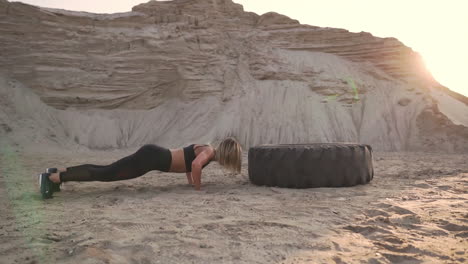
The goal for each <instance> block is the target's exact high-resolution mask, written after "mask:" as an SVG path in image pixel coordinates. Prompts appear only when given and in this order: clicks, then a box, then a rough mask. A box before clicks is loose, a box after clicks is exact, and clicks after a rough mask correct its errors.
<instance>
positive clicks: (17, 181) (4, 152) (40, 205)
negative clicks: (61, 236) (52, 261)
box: [0, 139, 49, 263]
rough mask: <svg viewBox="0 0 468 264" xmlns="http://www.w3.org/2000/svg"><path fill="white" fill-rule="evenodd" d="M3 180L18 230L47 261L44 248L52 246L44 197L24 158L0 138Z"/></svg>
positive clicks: (26, 241)
mask: <svg viewBox="0 0 468 264" xmlns="http://www.w3.org/2000/svg"><path fill="white" fill-rule="evenodd" d="M0 172H1V173H0V175H1V177H0V180H3V181H4V184H5V185H4V186H5V188H6V192H7V197H8V201H7V202H9V203H10V205H11V208H12V211H13V212H12V213H13V216H14V217H15V221H16V230H18V231H19V232H21V234H22V236H23V239H24V240H25V244H26V245H27V246H28V248H29V249H30V250H31V251H32V253H33V254H34V255H35V256H36V257H37V258H38V259H37V260H38V262H39V263H48V262H47V261H46V259H45V254H44V253H45V252H46V251H47V250H48V248H49V246H48V245H47V244H46V243H48V241H47V240H46V239H45V238H44V236H45V229H44V224H45V221H44V215H43V214H42V213H41V212H42V211H41V210H43V209H44V202H43V201H42V200H41V198H40V195H39V193H38V191H37V186H35V184H34V182H36V181H32V179H31V177H28V176H26V175H27V174H28V170H27V169H25V168H24V167H23V165H22V162H21V158H20V157H19V156H18V154H17V153H16V152H15V151H14V150H13V148H12V147H11V146H10V144H9V143H8V142H7V141H6V139H0Z"/></svg>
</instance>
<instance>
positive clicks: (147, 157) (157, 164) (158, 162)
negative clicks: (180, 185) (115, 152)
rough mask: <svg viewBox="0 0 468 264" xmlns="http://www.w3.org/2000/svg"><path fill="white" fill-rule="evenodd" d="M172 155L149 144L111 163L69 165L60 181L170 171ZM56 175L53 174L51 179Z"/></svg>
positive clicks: (111, 178)
mask: <svg viewBox="0 0 468 264" xmlns="http://www.w3.org/2000/svg"><path fill="white" fill-rule="evenodd" d="M171 160H172V157H171V152H170V151H169V150H168V149H165V148H162V147H159V146H157V145H153V144H147V145H144V146H143V147H141V148H140V149H138V150H137V151H136V152H135V153H133V154H132V155H129V156H127V157H124V158H121V159H119V160H117V161H116V162H114V163H112V164H109V165H94V164H83V165H78V166H74V167H69V168H67V169H66V171H61V172H60V173H59V179H60V182H66V181H106V182H107V181H120V180H128V179H133V178H136V177H139V176H141V175H143V174H146V173H147V172H148V171H151V170H161V171H168V170H169V168H170V163H171ZM54 177H55V178H56V175H52V176H51V178H52V179H51V180H53V178H54Z"/></svg>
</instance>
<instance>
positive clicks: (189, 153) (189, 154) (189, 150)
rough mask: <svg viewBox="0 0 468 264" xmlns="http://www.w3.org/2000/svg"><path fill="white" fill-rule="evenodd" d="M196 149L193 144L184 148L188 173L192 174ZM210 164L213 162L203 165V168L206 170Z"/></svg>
mask: <svg viewBox="0 0 468 264" xmlns="http://www.w3.org/2000/svg"><path fill="white" fill-rule="evenodd" d="M205 146H208V145H205ZM194 147H195V144H192V145H190V146H187V147H185V148H184V159H185V169H186V171H187V172H192V162H193V160H194V159H195V157H196V156H195V148H194ZM200 147H201V146H200ZM210 162H211V160H210V161H209V162H208V163H207V164H205V165H203V168H205V167H206V165H208V164H210Z"/></svg>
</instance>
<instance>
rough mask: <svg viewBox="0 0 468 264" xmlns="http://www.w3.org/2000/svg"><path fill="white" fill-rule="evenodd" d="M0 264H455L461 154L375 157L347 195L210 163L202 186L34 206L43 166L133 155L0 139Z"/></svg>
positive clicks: (138, 184)
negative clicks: (365, 179)
mask: <svg viewBox="0 0 468 264" xmlns="http://www.w3.org/2000/svg"><path fill="white" fill-rule="evenodd" d="M0 142H1V143H0V144H1V146H0V149H1V153H0V163H1V164H0V165H1V166H0V168H1V171H0V172H1V174H0V189H1V190H0V212H1V213H0V221H1V223H2V225H1V227H0V263H464V262H466V261H467V260H468V242H467V236H468V210H467V208H468V188H467V186H468V178H467V176H468V165H467V164H466V155H465V156H464V155H456V154H440V153H416V152H413V153H410V152H376V153H375V164H374V165H375V178H374V180H373V181H372V182H371V183H370V184H368V185H363V186H356V187H351V188H318V189H304V190H297V189H282V188H270V187H258V186H254V185H252V184H250V183H249V181H248V174H247V170H246V169H247V167H246V161H247V157H246V156H244V164H243V170H242V174H241V175H232V174H230V173H228V172H226V171H224V170H222V169H221V167H220V166H219V165H218V164H216V163H214V164H210V166H208V167H207V168H206V169H204V171H203V176H202V183H203V185H202V190H201V191H199V192H197V191H195V190H193V188H191V187H190V186H188V185H187V183H186V179H185V175H184V174H172V173H160V172H156V171H153V172H149V173H147V174H146V175H144V176H142V177H140V178H137V179H134V180H129V181H122V182H113V183H101V182H97V183H94V182H93V183H67V184H66V185H65V186H64V190H63V191H62V192H60V193H56V194H55V195H54V198H53V199H50V200H46V201H43V200H41V199H40V196H39V193H38V191H37V185H36V179H35V175H36V174H37V173H38V172H40V171H42V170H44V169H45V168H46V167H48V166H58V167H66V166H73V165H77V164H82V163H95V164H108V163H110V162H113V161H114V160H116V159H118V158H120V157H123V156H125V155H128V154H130V153H132V152H133V151H134V150H133V149H127V150H114V151H90V150H77V151H68V150H61V151H58V150H54V149H47V148H46V147H45V146H41V145H37V146H36V147H30V148H28V151H27V152H26V151H24V149H25V148H24V147H22V146H16V145H15V144H14V143H11V142H10V141H7V140H5V138H3V139H2V140H0Z"/></svg>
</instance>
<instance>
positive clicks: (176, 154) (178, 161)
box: [169, 149, 186, 172]
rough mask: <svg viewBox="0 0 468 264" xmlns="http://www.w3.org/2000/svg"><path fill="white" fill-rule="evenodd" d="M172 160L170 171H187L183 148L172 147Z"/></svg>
mask: <svg viewBox="0 0 468 264" xmlns="http://www.w3.org/2000/svg"><path fill="white" fill-rule="evenodd" d="M170 151H171V156H172V162H171V168H170V169H169V172H186V169H185V157H184V150H183V149H170Z"/></svg>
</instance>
